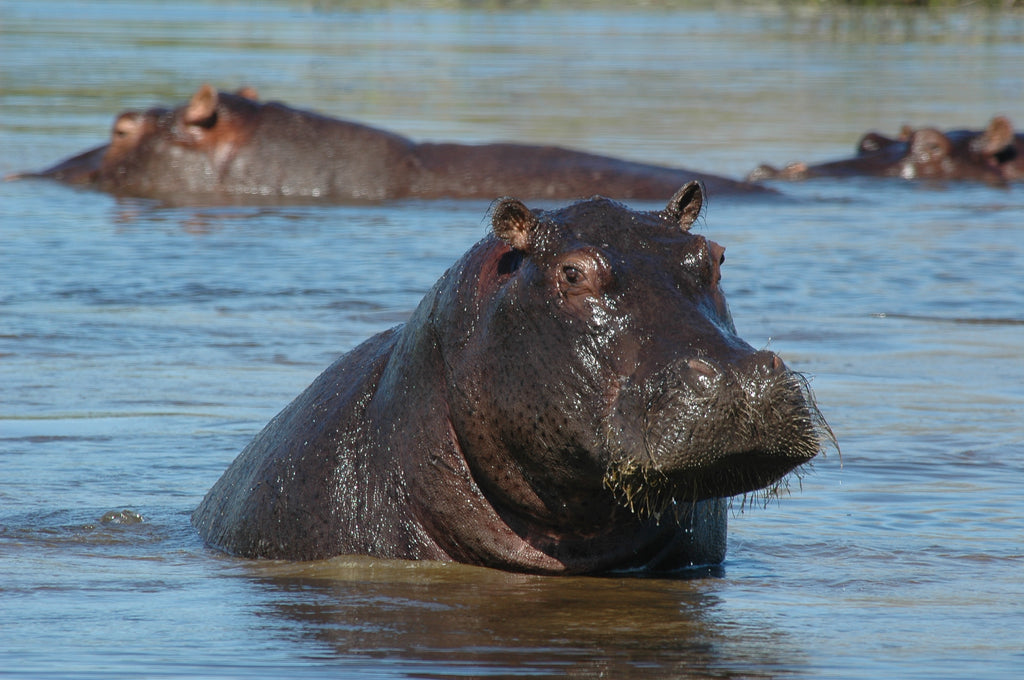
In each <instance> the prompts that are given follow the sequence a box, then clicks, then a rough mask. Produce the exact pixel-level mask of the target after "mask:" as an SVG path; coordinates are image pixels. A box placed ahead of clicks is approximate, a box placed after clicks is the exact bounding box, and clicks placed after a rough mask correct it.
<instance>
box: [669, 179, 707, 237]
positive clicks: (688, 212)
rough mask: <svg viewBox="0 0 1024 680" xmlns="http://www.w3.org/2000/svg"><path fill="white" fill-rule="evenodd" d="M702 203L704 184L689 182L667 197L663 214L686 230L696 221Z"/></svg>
mask: <svg viewBox="0 0 1024 680" xmlns="http://www.w3.org/2000/svg"><path fill="white" fill-rule="evenodd" d="M703 205H704V185H703V184H701V183H700V182H689V183H688V184H687V185H686V186H684V187H683V188H682V189H680V190H679V191H677V192H676V194H675V196H673V197H672V198H671V199H669V202H668V205H667V206H666V207H665V212H664V215H665V216H666V217H668V218H669V219H671V220H674V221H676V222H678V223H679V226H680V227H682V229H683V231H686V230H687V229H689V228H690V225H691V224H693V223H694V222H696V221H697V218H698V217H699V216H700V209H701V207H703Z"/></svg>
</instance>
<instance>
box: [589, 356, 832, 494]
mask: <svg viewBox="0 0 1024 680" xmlns="http://www.w3.org/2000/svg"><path fill="white" fill-rule="evenodd" d="M606 437H607V440H608V447H609V450H610V451H611V452H612V454H611V460H610V463H609V466H608V473H607V475H606V479H605V483H606V485H607V486H609V487H611V488H612V489H613V490H614V491H616V492H617V493H619V494H620V496H621V500H622V501H623V502H625V503H626V504H627V505H629V506H630V507H631V508H632V509H633V510H634V511H636V512H642V513H653V514H658V513H660V512H661V511H662V510H664V509H665V507H667V506H668V505H669V504H670V503H672V502H684V501H686V502H689V501H699V500H703V499H707V498H715V497H724V496H733V495H737V494H744V493H749V492H752V491H757V490H759V489H763V488H765V487H771V486H772V485H774V484H776V483H777V482H778V481H779V480H781V479H782V478H783V477H784V476H785V475H786V474H787V473H789V472H790V471H792V470H793V469H794V468H796V467H798V466H800V465H803V464H805V463H807V462H808V461H810V460H811V459H812V458H813V457H814V456H815V455H816V454H817V452H818V451H819V450H820V448H821V443H822V441H823V440H828V439H830V438H831V434H830V432H829V431H828V426H827V425H825V422H824V419H823V418H822V416H821V414H820V413H819V412H818V409H817V407H816V405H815V402H814V397H813V395H812V393H811V391H810V389H809V387H808V385H807V381H806V380H805V379H804V377H803V376H802V375H800V374H799V373H796V372H794V371H791V370H790V369H789V368H787V367H786V365H785V363H784V362H783V361H782V359H781V358H779V356H778V355H776V354H774V353H772V352H768V351H758V352H752V353H750V354H748V355H746V356H743V357H742V358H741V359H738V360H735V361H731V362H724V361H720V360H716V359H713V358H710V357H706V356H698V357H690V358H687V359H680V360H676V361H674V362H672V363H670V364H669V365H668V366H666V367H664V368H662V369H661V370H659V371H656V372H654V373H653V374H651V375H650V376H649V377H647V378H646V379H635V380H634V379H631V380H627V381H626V383H625V385H624V386H623V388H622V390H621V391H620V393H619V397H618V403H617V404H616V407H615V412H614V413H613V415H612V417H611V418H610V419H609V424H608V428H607V430H606Z"/></svg>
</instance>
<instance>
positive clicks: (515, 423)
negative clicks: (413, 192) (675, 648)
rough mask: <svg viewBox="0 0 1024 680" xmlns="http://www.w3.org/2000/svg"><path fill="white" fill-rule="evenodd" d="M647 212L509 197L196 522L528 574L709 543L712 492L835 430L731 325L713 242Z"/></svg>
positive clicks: (679, 217)
mask: <svg viewBox="0 0 1024 680" xmlns="http://www.w3.org/2000/svg"><path fill="white" fill-rule="evenodd" d="M702 201H703V197H702V191H701V188H700V186H699V185H698V184H697V183H690V184H687V185H686V186H684V187H683V188H682V189H681V190H679V191H678V192H677V193H676V194H675V195H674V196H673V198H672V199H671V201H669V203H668V207H666V208H665V209H664V210H663V211H660V212H634V211H632V210H630V209H629V208H627V207H626V206H624V205H622V204H620V203H617V202H614V201H612V200H609V199H606V198H601V197H595V198H592V199H590V200H585V201H581V202H578V203H575V204H572V205H570V206H568V207H565V208H561V209H558V210H552V211H540V210H530V209H529V208H527V207H526V206H525V205H524V204H523V203H521V202H520V201H519V200H517V199H504V200H502V201H500V202H499V203H498V204H497V205H496V207H495V208H494V211H493V218H492V223H493V234H492V235H489V236H488V237H486V238H484V239H483V240H482V241H480V242H479V243H477V244H476V245H475V246H473V248H471V249H470V250H469V252H467V253H466V254H465V255H464V256H463V257H462V258H461V259H460V260H459V261H458V262H456V263H455V264H454V265H453V266H452V267H451V268H450V269H449V270H448V271H447V272H446V273H445V274H444V275H443V276H442V277H441V279H440V280H439V281H438V282H437V283H436V284H435V286H434V287H433V288H432V289H431V290H430V292H429V293H427V295H426V296H425V297H424V299H423V301H422V302H421V303H420V304H419V306H418V307H417V309H416V311H415V312H414V313H413V315H412V317H411V318H410V319H409V321H408V322H407V323H405V324H404V325H401V326H398V327H396V328H393V329H391V330H388V331H385V332H383V333H381V334H379V335H377V336H374V337H373V338H370V339H369V340H367V341H366V342H364V343H363V344H361V345H360V346H358V347H356V348H355V349H354V350H352V351H351V352H349V353H348V354H346V355H344V356H343V357H341V358H340V359H338V360H337V361H336V362H335V363H334V364H333V365H332V366H330V367H329V368H328V369H327V370H326V371H325V372H324V373H322V374H321V375H320V376H319V377H318V378H317V379H316V380H315V381H314V382H313V384H312V385H311V386H310V387H309V388H307V389H306V391H305V392H303V393H302V394H300V395H299V396H298V397H297V398H296V399H295V400H294V401H293V402H292V403H291V404H289V405H288V406H287V407H286V408H285V409H284V410H283V411H282V412H281V413H279V414H278V415H277V416H276V417H275V418H274V419H273V420H272V421H271V422H270V423H269V424H268V425H267V426H266V427H265V428H264V429H263V431H262V432H260V433H259V434H258V435H257V436H256V438H255V439H254V440H253V441H252V442H251V443H250V444H249V445H248V446H247V447H246V448H245V450H244V451H242V453H241V454H240V455H239V456H238V458H237V459H236V460H235V461H234V462H233V463H232V464H231V466H230V467H229V468H228V469H227V471H226V472H225V473H224V475H223V476H222V477H221V478H220V480H219V481H218V482H217V483H216V484H215V485H214V486H213V488H212V489H211V490H210V491H209V493H208V494H207V495H206V497H205V499H204V500H203V501H202V503H201V504H200V505H199V507H198V508H197V509H196V511H195V513H194V514H193V516H192V521H193V524H194V525H195V526H196V528H197V529H198V530H199V533H200V534H201V535H202V537H203V538H204V539H205V540H206V541H207V542H208V543H210V544H211V545H213V546H217V547H219V548H221V549H223V550H225V551H227V552H230V553H233V554H236V555H241V556H246V557H269V558H284V559H297V560H308V559H317V558H325V557H329V556H332V555H339V554H367V555H374V556H379V557H387V558H404V559H430V560H455V561H459V562H465V563H469V564H476V565H485V566H490V567H497V568H501V569H507V570H513V571H525V572H539V573H591V572H603V571H609V570H627V569H650V570H672V569H678V568H683V567H687V566H691V565H695V564H709V563H718V562H720V561H721V560H722V559H723V557H724V555H725V537H726V502H725V501H724V500H722V499H723V498H724V497H727V496H731V495H734V494H745V493H748V492H752V491H755V490H758V489H762V488H765V487H770V486H772V485H775V484H776V483H777V482H778V481H779V480H780V479H781V478H782V477H783V476H784V475H786V474H787V473H788V472H790V471H791V470H793V469H794V468H795V467H797V466H799V465H801V464H803V463H806V462H807V461H809V460H810V459H811V458H812V457H813V456H814V455H815V454H816V453H817V452H818V450H819V446H820V444H821V441H822V438H823V437H825V438H829V437H831V434H830V432H829V430H828V426H827V425H826V424H825V422H824V420H823V419H822V418H821V416H820V414H819V412H818V410H817V408H816V407H815V405H814V402H813V399H812V397H811V395H810V393H809V391H808V389H807V388H806V384H805V381H804V380H803V379H802V378H801V377H800V376H799V375H798V374H795V373H793V372H791V371H790V370H789V369H787V368H786V367H785V365H784V364H783V363H782V361H781V360H780V359H779V358H778V357H777V356H776V355H774V354H772V353H770V352H767V351H756V350H754V349H753V348H751V347H750V345H748V344H746V343H745V342H743V340H741V339H740V338H739V337H738V336H737V335H736V330H735V328H734V327H733V323H732V319H731V317H730V315H729V311H728V308H727V306H726V302H725V297H724V295H723V293H722V291H721V289H720V288H719V278H720V271H719V266H720V264H721V262H722V261H723V252H724V249H723V248H722V247H721V246H719V245H718V244H716V243H714V242H712V241H709V240H707V239H705V238H704V237H703V236H699V235H695V234H692V233H690V232H689V227H690V225H691V224H692V223H693V221H694V220H695V219H696V217H697V216H698V214H699V212H700V210H701V205H702Z"/></svg>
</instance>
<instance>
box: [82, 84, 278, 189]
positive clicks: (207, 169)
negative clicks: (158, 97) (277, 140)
mask: <svg viewBox="0 0 1024 680" xmlns="http://www.w3.org/2000/svg"><path fill="white" fill-rule="evenodd" d="M255 99H256V92H255V91H254V90H252V89H251V88H244V89H242V90H239V91H238V93H237V94H227V93H223V92H218V91H217V90H215V89H214V88H213V87H211V86H210V85H203V86H202V87H200V88H199V90H198V91H197V92H196V93H195V94H194V95H192V98H191V99H190V100H189V101H188V103H187V104H185V105H183V106H179V107H177V108H175V109H166V108H153V109H149V110H147V111H144V112H137V111H126V112H125V113H122V114H121V115H120V116H118V117H117V120H116V121H114V126H113V129H112V130H111V137H110V144H109V145H108V150H107V152H106V155H105V156H104V158H103V161H102V164H101V167H100V169H99V176H98V183H99V185H100V188H102V189H105V190H108V191H111V192H114V193H125V194H132V195H157V196H159V195H161V194H162V193H166V192H182V193H203V192H205V191H209V189H210V186H211V185H215V184H216V182H217V181H218V180H219V178H220V176H221V173H222V171H223V167H224V166H225V165H226V164H227V163H228V162H229V161H230V160H231V157H232V155H233V153H234V152H235V150H236V149H237V148H238V147H239V146H241V145H242V144H244V143H245V141H246V139H247V138H248V136H249V135H250V134H251V132H252V129H253V127H254V124H255V112H256V111H257V108H258V104H257V102H256V101H255Z"/></svg>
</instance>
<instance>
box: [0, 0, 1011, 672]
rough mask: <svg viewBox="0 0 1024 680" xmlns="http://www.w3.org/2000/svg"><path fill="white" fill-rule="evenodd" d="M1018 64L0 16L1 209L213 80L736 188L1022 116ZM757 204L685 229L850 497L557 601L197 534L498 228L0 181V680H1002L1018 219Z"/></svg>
mask: <svg viewBox="0 0 1024 680" xmlns="http://www.w3.org/2000/svg"><path fill="white" fill-rule="evenodd" d="M1021 35H1024V20H1022V17H1021V16H1019V15H1013V14H1011V15H988V14H984V13H952V14H951V13H939V14H936V13H901V12H894V11H887V10H876V11H836V10H827V9H802V10H791V11H781V10H775V9H771V8H760V9H738V8H730V9H727V10H718V11H712V10H696V9H682V10H674V11H657V10H644V11H630V12H614V11H597V10H593V11H586V12H570V11H554V10H548V9H540V10H528V9H527V10H518V11H508V12H504V11H488V10H469V9H461V10H446V9H436V10H421V9H417V8H416V7H414V6H411V5H402V4H397V5H395V6H394V7H393V8H391V9H388V10H386V11H380V10H372V9H371V10H360V9H343V8H342V5H340V4H334V3H321V4H314V3H301V2H293V3H285V2H281V3H272V4H264V5H261V6H260V7H258V8H253V7H248V6H245V5H244V4H242V3H234V2H207V3H196V2H183V3H177V4H173V5H168V4H166V3H156V2H151V3H146V2H142V3H140V2H132V3H128V2H125V3H117V2H109V3H72V2H51V1H48V0H43V1H38V2H6V3H4V4H2V5H0V63H3V64H4V68H3V72H2V74H0V96H2V102H3V105H2V106H0V149H2V151H0V173H4V174H6V173H8V172H11V171H14V170H23V169H29V168H38V167H42V166H44V165H47V164H49V163H51V162H53V161H55V160H58V159H59V158H63V157H65V156H67V155H70V154H72V153H76V152H78V151H80V150H83V149H85V148H88V147H91V146H93V145H95V144H97V143H99V142H100V141H102V140H103V139H104V138H105V135H106V130H107V129H108V128H109V125H110V123H111V122H112V120H113V117H114V115H115V113H116V112H118V111H120V110H121V109H123V108H128V107H148V106H151V105H153V104H157V103H171V102H177V101H182V100H184V99H185V98H187V97H188V96H189V94H190V93H191V92H192V91H193V90H194V89H195V88H196V87H198V85H199V84H200V83H201V82H203V81H210V82H213V83H214V84H216V85H218V86H219V87H222V88H224V89H230V88H234V87H237V86H240V85H242V84H249V85H255V86H256V87H257V88H259V89H260V91H261V94H262V95H263V96H264V97H265V98H270V99H280V100H283V101H287V102H289V103H291V104H293V105H296V106H302V107H308V108H313V109H317V110H321V111H324V112H328V113H332V114H334V115H339V116H346V117H351V118H356V119H360V120H363V121H367V122H370V123H373V124H376V125H380V126H384V127H388V128H391V129H395V130H399V131H401V132H404V133H406V134H409V135H411V136H413V137H416V138H418V139H428V138H429V139H454V140H462V141H478V140H490V139H513V140H519V141H535V142H554V143H559V144H563V145H568V146H576V147H580V148H585V149H588V150H594V151H600V152H606V153H613V154H617V155H622V156H628V157H631V158H637V159H641V160H652V161H657V162H663V163H675V164H680V165H685V166H689V167H699V168H701V169H704V170H708V171H712V172H718V173H722V174H727V175H730V176H734V177H739V176H742V175H743V174H745V173H746V172H747V171H749V170H751V169H752V168H753V167H755V166H756V165H757V164H759V163H761V162H771V163H775V164H780V163H784V162H786V161H789V160H793V159H801V160H820V159H825V158H831V157H836V156H839V155H844V154H846V153H848V152H849V151H850V150H852V148H853V144H854V143H855V142H856V139H857V138H858V137H859V135H860V134H861V133H862V132H864V131H866V130H868V129H877V130H879V131H881V132H887V133H894V132H896V131H897V130H898V128H899V126H900V125H901V124H903V123H906V122H911V123H915V124H935V125H938V126H940V127H963V126H969V127H980V126H982V125H983V124H984V123H985V122H986V121H987V120H988V118H989V117H990V116H992V115H994V114H996V113H1006V114H1009V115H1010V116H1011V117H1013V116H1016V115H1017V114H1018V111H1019V110H1020V105H1021V97H1020V92H1021V88H1020V86H1021V84H1022V83H1021V77H1022V75H1021V73H1020V71H1019V69H1017V68H1014V67H1011V66H1009V65H1013V64H1020V63H1024V41H1022V40H1021V38H1020V36H1021ZM779 188H781V189H782V190H783V191H784V192H785V194H786V197H785V198H775V199H759V200H737V199H729V198H725V197H722V198H715V197H714V196H712V197H711V200H710V205H709V207H708V210H707V213H706V217H705V218H704V220H703V221H702V223H701V224H700V225H699V229H700V230H701V231H702V232H703V233H706V234H707V235H709V236H711V237H712V238H714V239H715V240H717V241H719V242H721V243H723V244H724V245H726V246H727V247H728V262H727V264H726V268H725V272H724V277H725V278H724V281H723V285H724V286H725V289H726V291H727V294H728V295H729V301H730V305H731V307H732V311H733V316H734V317H735V319H736V323H737V326H738V328H739V330H740V333H741V334H742V335H743V336H744V337H745V338H746V339H747V340H748V341H749V342H750V343H751V344H753V345H755V346H768V347H770V348H771V349H773V350H775V351H778V352H779V353H781V354H782V355H783V356H784V357H785V358H786V360H787V362H788V363H789V364H791V365H792V366H794V367H796V368H798V369H799V370H801V371H804V372H806V373H808V374H809V375H810V376H812V384H813V387H814V389H815V391H816V393H817V395H818V398H819V401H820V404H821V407H822V409H823V411H824V413H825V415H826V417H827V418H828V419H829V421H830V423H831V424H832V427H833V428H834V430H835V432H836V435H837V436H838V438H839V441H840V443H841V446H842V457H841V460H840V457H839V456H838V455H836V453H835V452H831V453H830V454H829V455H828V456H827V457H826V458H824V459H821V460H819V461H818V462H817V463H816V464H815V466H814V469H813V470H812V471H810V472H809V473H808V474H806V475H804V476H803V478H802V479H800V480H796V479H794V480H793V481H792V482H791V484H790V491H791V494H790V495H788V496H784V497H783V498H781V500H779V501H778V502H772V503H770V504H768V506H767V507H761V505H760V504H759V503H757V502H752V503H751V502H748V503H746V504H743V503H742V502H740V501H739V500H738V501H737V502H736V503H735V504H734V512H733V515H732V517H731V525H730V543H729V555H728V558H727V561H726V562H725V564H724V565H723V566H722V567H721V568H720V569H713V570H707V571H703V572H699V573H696V574H691V575H687V577H686V578H678V579H636V578H598V579H558V578H542V577H532V576H521V575H513V574H504V573H500V572H495V571H490V570H485V569H475V568H467V567H462V566H456V565H443V564H426V563H423V564H415V563H405V562H384V561H375V560H369V559H363V558H339V559H336V560H330V561H327V562H321V563H314V564H299V565H296V564H284V563H264V562H250V561H245V560H236V559H232V558H228V557H225V556H223V555H220V554H218V553H216V552H213V551H211V550H208V549H206V548H205V547H204V546H203V545H202V544H201V542H200V541H199V540H198V539H197V537H196V536H195V534H194V533H193V531H192V530H191V528H190V526H189V523H188V514H189V512H190V511H191V509H192V508H194V507H195V505H196V504H197V503H198V501H199V499H200V498H201V497H202V495H203V494H204V493H205V491H206V490H207V489H208V488H209V486H210V485H211V484H212V483H213V482H214V480H216V478H217V477H218V476H219V474H220V473H221V471H222V470H223V469H224V468H225V467H226V466H227V464H228V463H229V462H230V461H231V460H232V458H233V457H234V456H235V455H236V454H237V452H238V451H239V450H240V449H241V448H242V447H243V446H244V445H245V444H246V442H247V441H248V440H249V438H250V437H251V436H252V435H253V434H254V433H255V432H256V431H258V430H259V429H260V428H261V427H262V425H263V424H264V423H265V422H266V421H267V420H268V419H269V418H271V417H272V416H273V415H274V414H275V413H276V412H277V411H278V410H279V409H280V408H281V407H282V406H284V405H285V404H286V403H287V402H288V401H289V400H290V399H291V398H292V397H293V396H294V395H296V394H297V393H298V392H299V391H300V390H301V389H302V388H304V387H305V386H306V385H307V384H308V383H309V382H310V381H311V380H312V379H313V378H314V377H315V376H316V375H317V374H318V373H319V372H320V371H321V370H322V369H323V368H324V367H326V366H327V365H328V363H330V361H331V360H332V359H333V358H334V357H335V356H337V355H338V354H339V353H341V352H343V351H345V350H346V349H348V348H350V347H352V346H353V345H354V344H355V343H356V342H358V341H359V340H361V339H362V338H365V337H367V336H368V335H370V334H372V333H374V332H377V331H379V330H382V329H384V328H387V327H390V326H392V325H394V324H395V323H398V322H400V321H402V320H403V319H404V318H405V317H406V316H407V314H408V313H409V311H410V310H411V309H412V308H413V306H414V305H415V304H416V302H417V301H418V300H419V298H420V297H421V296H422V294H423V292H424V291H425V290H426V289H427V288H428V287H429V286H430V285H431V284H432V283H433V282H434V280H436V278H437V277H438V276H439V275H440V273H441V272H442V271H444V269H445V268H446V267H447V266H448V265H449V264H450V263H451V262H452V261H453V260H454V259H455V257H456V256H457V254H458V253H460V252H462V251H463V250H465V249H466V248H467V247H468V246H469V245H470V244H472V243H473V242H475V241H476V240H477V239H478V238H480V237H481V236H482V235H483V234H484V232H485V229H486V212H487V208H488V205H487V202H486V201H464V202H452V201H439V202H402V203H395V204H388V205H382V206H360V207H346V206H341V207H339V206H334V207H331V206H307V207H301V206H287V207H261V208H192V209H186V208H173V209H172V208H163V207H159V206H154V205H151V204H148V203H146V202H142V201H115V200H114V199H111V198H110V197H107V196H104V195H100V194H95V193H90V192H83V191H77V190H72V189H68V188H66V187H61V186H57V185H52V184H47V183H42V182H17V183H0V205H2V206H3V207H2V210H0V324H2V325H0V567H2V569H0V675H3V676H15V677H96V678H116V677H252V676H261V675H263V676H275V677H280V676H283V675H285V674H288V675H290V676H295V677H337V676H343V677H367V678H378V677H379V678H409V677H419V678H423V677H510V676H532V677H546V676H559V677H561V676H570V677H599V676H603V677H613V678H619V677H637V678H640V677H643V678H650V677H665V678H670V677H680V678H684V677H723V678H725V677H743V678H751V677H753V678H757V677H841V678H879V677H901V678H939V677H951V678H952V677H958V678H977V677H986V678H1011V677H1012V678H1016V677H1018V676H1019V674H1020V672H1021V670H1024V653H1022V651H1021V644H1020V639H1021V636H1022V634H1024V607H1022V605H1021V603H1022V602H1024V579H1022V578H1021V573H1022V567H1024V547H1022V542H1024V496H1022V494H1021V493H1020V486H1019V483H1020V480H1021V479H1022V476H1024V425H1022V423H1021V414H1022V413H1024V358H1022V349H1021V348H1022V347H1024V277H1022V276H1021V272H1022V271H1024V238H1022V236H1021V229H1022V225H1024V188H1022V187H1019V186H1018V187H1013V188H1011V189H996V188H991V187H987V186H980V185H961V186H952V185H945V186H943V185H939V186H934V185H933V186H921V185H906V184H900V183H897V182H880V181H870V180H864V181H844V182H826V181H822V182H819V183H807V184H799V185H779ZM638 207H657V206H654V205H644V204H638ZM122 510H129V511H130V512H128V513H121V512H120V511H122ZM132 513H138V514H139V515H141V518H142V520H143V521H141V522H138V521H134V520H135V519H136V516H135V515H133V514H132Z"/></svg>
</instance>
